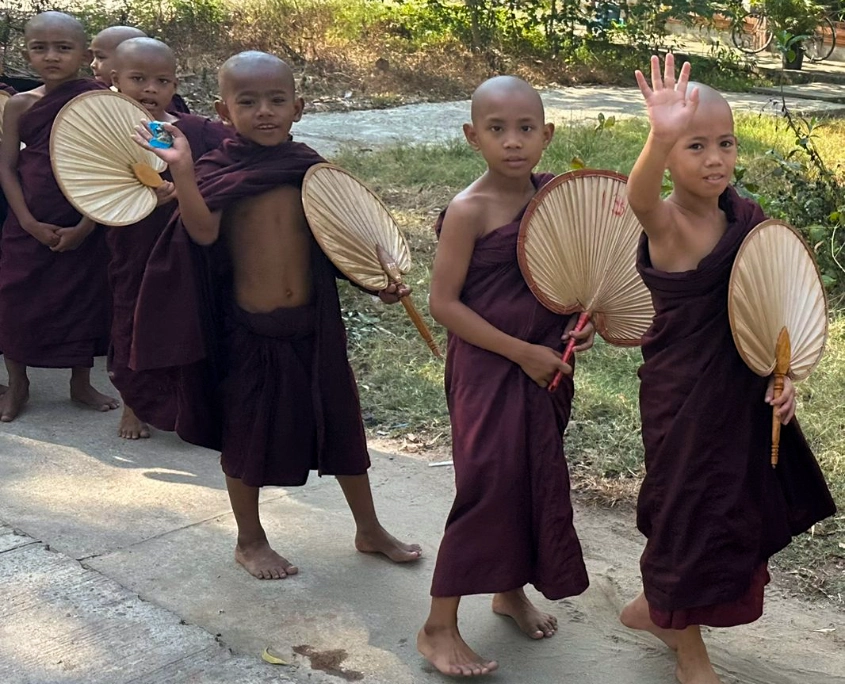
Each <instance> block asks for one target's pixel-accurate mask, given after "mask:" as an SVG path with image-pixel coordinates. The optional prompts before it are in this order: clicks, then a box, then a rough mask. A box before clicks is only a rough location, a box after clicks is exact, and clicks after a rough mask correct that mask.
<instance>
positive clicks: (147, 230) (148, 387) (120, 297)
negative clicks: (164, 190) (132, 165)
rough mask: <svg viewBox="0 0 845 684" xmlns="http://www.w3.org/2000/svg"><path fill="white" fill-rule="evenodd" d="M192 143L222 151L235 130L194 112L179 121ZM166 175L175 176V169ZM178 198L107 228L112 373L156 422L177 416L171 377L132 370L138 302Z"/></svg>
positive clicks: (196, 148) (198, 152)
mask: <svg viewBox="0 0 845 684" xmlns="http://www.w3.org/2000/svg"><path fill="white" fill-rule="evenodd" d="M174 125H175V126H176V127H177V128H178V129H179V130H180V131H182V133H184V134H185V137H186V138H187V139H188V143H189V144H190V146H191V152H192V154H193V155H194V157H195V158H197V159H199V158H200V157H201V156H203V155H204V154H206V153H207V152H210V151H211V150H214V149H216V148H217V147H219V146H220V144H221V143H222V142H223V141H224V140H225V139H226V138H228V137H230V136H231V135H232V132H233V129H232V128H230V127H228V126H225V125H224V124H222V123H220V122H214V121H210V120H209V119H206V118H204V117H200V116H193V115H191V114H186V115H180V116H179V117H178V120H177V121H176V123H175V124H174ZM162 176H163V177H164V178H165V179H166V180H168V181H169V180H172V178H171V176H170V173H169V171H165V172H164V173H163V174H162ZM178 206H179V205H178V203H177V202H175V201H174V202H170V203H169V204H167V205H164V206H161V207H157V208H156V209H155V210H154V211H153V213H152V214H150V215H149V216H147V217H146V218H145V219H143V220H142V221H139V222H138V223H135V224H133V225H131V226H121V227H107V228H105V231H106V243H107V244H108V247H109V252H110V254H111V260H110V261H109V285H110V287H111V292H112V307H113V311H112V325H111V346H110V347H109V360H108V368H109V376H110V377H111V380H112V383H113V384H114V386H115V387H117V389H118V390H119V391H120V394H121V396H122V397H123V400H124V401H125V402H126V404H127V405H128V406H130V407H131V408H132V409H133V410H136V411H138V412H139V415H146V416H149V417H151V420H152V422H153V423H155V424H158V425H169V426H170V428H169V429H173V428H172V424H171V421H172V419H173V416H174V415H175V409H174V406H173V404H172V399H173V392H172V389H171V388H170V385H169V382H170V376H169V374H167V373H165V374H162V373H157V372H155V371H147V372H140V373H137V372H135V371H133V370H131V369H130V368H129V354H130V349H131V346H132V328H133V321H134V318H135V303H136V301H137V299H138V291H139V290H140V289H141V280H142V278H143V276H144V269H145V267H146V265H147V259H148V258H149V256H150V252H151V251H152V249H153V245H155V243H156V240H158V238H159V236H160V235H161V233H162V231H163V230H164V228H165V226H166V225H167V223H168V221H169V220H170V218H171V217H172V215H173V213H174V212H175V211H176V209H177V208H178Z"/></svg>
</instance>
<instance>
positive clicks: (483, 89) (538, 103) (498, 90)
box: [471, 76, 545, 122]
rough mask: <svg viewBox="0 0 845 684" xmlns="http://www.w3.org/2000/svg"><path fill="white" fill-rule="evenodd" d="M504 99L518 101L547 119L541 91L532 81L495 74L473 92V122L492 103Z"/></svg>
mask: <svg viewBox="0 0 845 684" xmlns="http://www.w3.org/2000/svg"><path fill="white" fill-rule="evenodd" d="M502 100H511V101H513V102H514V103H517V102H518V104H519V106H520V107H522V108H524V109H525V110H526V112H530V113H531V114H534V115H535V116H538V117H539V118H540V120H541V121H542V120H544V119H545V109H544V108H543V101H542V100H541V99H540V93H538V92H537V91H536V90H535V89H534V87H533V86H532V85H531V84H530V83H527V82H526V81H523V80H522V79H521V78H518V77H516V76H495V77H494V78H490V79H487V80H486V81H484V83H482V84H481V85H480V86H478V88H476V89H475V92H474V93H473V94H472V109H471V111H472V120H473V122H476V121H478V119H479V117H481V116H482V115H483V114H484V112H485V110H486V109H487V106H488V105H489V104H490V103H493V102H500V101H502Z"/></svg>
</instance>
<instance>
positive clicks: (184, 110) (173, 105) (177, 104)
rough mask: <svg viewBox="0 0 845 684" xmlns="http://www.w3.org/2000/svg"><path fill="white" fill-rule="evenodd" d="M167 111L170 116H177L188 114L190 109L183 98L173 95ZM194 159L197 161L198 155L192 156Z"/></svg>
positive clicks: (177, 94)
mask: <svg viewBox="0 0 845 684" xmlns="http://www.w3.org/2000/svg"><path fill="white" fill-rule="evenodd" d="M167 111H168V112H170V113H171V114H177V115H178V114H190V113H191V108H190V107H188V103H187V102H185V100H184V99H183V97H182V96H181V95H180V94H179V93H176V94H175V95H173V99H172V100H170V104H169V105H168V107H167ZM194 158H195V159H198V158H199V157H198V155H194Z"/></svg>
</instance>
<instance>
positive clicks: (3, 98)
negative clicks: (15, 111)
mask: <svg viewBox="0 0 845 684" xmlns="http://www.w3.org/2000/svg"><path fill="white" fill-rule="evenodd" d="M10 99H12V96H11V94H9V93H7V92H6V91H5V90H0V139H2V138H3V110H4V109H6V103H7V102H8V101H9V100H10Z"/></svg>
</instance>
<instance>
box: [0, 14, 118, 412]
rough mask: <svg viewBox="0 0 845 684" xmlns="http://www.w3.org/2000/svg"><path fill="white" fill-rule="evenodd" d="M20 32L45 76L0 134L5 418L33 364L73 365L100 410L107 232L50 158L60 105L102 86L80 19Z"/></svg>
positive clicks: (56, 17) (35, 24) (21, 397)
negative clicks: (65, 191)
mask: <svg viewBox="0 0 845 684" xmlns="http://www.w3.org/2000/svg"><path fill="white" fill-rule="evenodd" d="M24 40H25V55H26V58H27V60H28V61H29V63H30V65H31V66H32V68H33V69H34V70H35V71H36V72H37V73H38V75H39V76H40V77H41V79H42V80H43V81H44V85H43V86H41V87H39V88H36V89H35V90H31V91H28V92H25V93H19V94H18V95H15V96H14V97H13V98H12V99H11V100H9V103H8V104H7V105H6V112H5V117H4V127H3V140H2V142H0V183H2V186H3V191H4V193H5V194H6V199H7V200H8V202H9V209H10V212H9V216H8V218H7V219H6V223H5V225H4V226H3V234H2V242H0V349H2V350H3V352H4V354H5V357H6V368H7V369H8V371H9V390H8V391H7V392H6V393H5V394H4V395H3V396H2V397H0V421H4V422H8V421H11V420H14V419H15V417H16V416H17V415H18V413H19V412H20V410H21V409H22V408H23V406H24V404H25V403H26V401H27V399H28V397H29V379H28V377H27V373H26V367H27V366H37V367H42V368H71V369H72V373H71V381H70V396H71V398H72V399H73V400H74V401H76V402H79V403H82V404H84V405H87V406H91V407H93V408H96V409H98V410H100V411H109V410H111V409H114V408H117V406H118V405H119V402H118V401H117V400H116V399H113V398H112V397H109V396H106V395H105V394H102V393H100V392H98V391H97V390H95V389H94V388H93V387H92V386H91V382H90V371H91V367H92V365H93V362H94V357H95V356H98V355H104V354H105V353H106V351H107V347H108V327H109V294H108V280H107V276H106V264H107V261H108V250H107V249H106V244H105V239H104V238H105V236H104V235H103V231H101V230H95V227H94V224H93V223H92V222H91V221H89V220H88V219H84V218H83V217H82V216H80V215H79V213H77V211H76V210H75V209H74V208H73V207H72V206H71V205H70V204H69V203H68V201H67V200H66V199H65V198H64V197H63V196H62V193H61V191H60V189H59V187H58V185H57V184H56V179H55V177H54V176H53V172H52V169H51V166H50V132H51V130H52V126H53V120H54V119H55V116H56V114H58V112H59V110H60V109H61V108H62V107H63V106H64V105H65V104H66V103H67V102H68V101H70V100H71V99H73V98H74V97H76V96H77V95H79V94H81V93H84V92H86V91H89V90H96V89H100V88H102V87H103V86H102V85H100V84H97V83H95V82H94V81H88V80H83V79H80V78H79V70H80V68H81V67H82V65H83V64H84V62H85V60H86V58H87V56H88V50H87V48H86V37H85V31H84V29H83V28H82V25H81V24H80V23H79V22H78V21H77V20H76V19H74V18H72V17H70V16H68V15H67V14H62V13H60V12H44V13H42V14H39V15H37V16H35V17H34V18H33V19H31V20H30V21H29V22H27V24H26V27H25V29H24ZM21 142H23V143H25V144H26V148H25V149H24V150H21V149H20V144H21Z"/></svg>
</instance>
